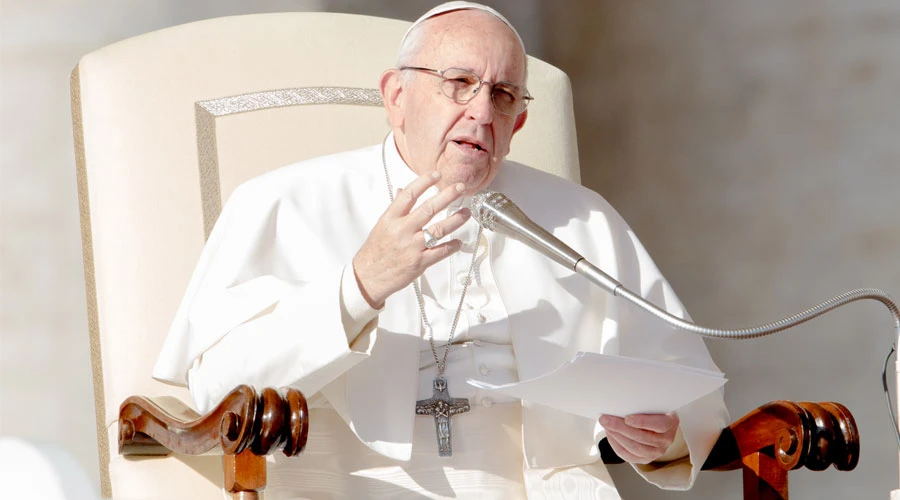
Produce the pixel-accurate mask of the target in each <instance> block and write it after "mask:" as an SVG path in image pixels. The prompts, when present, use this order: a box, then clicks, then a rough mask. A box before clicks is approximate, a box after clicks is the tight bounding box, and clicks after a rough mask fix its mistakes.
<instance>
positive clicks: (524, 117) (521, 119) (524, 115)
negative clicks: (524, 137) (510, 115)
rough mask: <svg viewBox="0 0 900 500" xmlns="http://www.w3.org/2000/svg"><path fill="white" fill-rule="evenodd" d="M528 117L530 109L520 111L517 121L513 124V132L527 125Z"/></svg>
mask: <svg viewBox="0 0 900 500" xmlns="http://www.w3.org/2000/svg"><path fill="white" fill-rule="evenodd" d="M527 119H528V110H527V109H526V110H525V111H522V112H521V113H519V116H517V117H516V123H515V124H513V134H515V133H516V132H518V131H519V129H521V128H522V127H524V126H525V120H527Z"/></svg>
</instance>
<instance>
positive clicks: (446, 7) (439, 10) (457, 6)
mask: <svg viewBox="0 0 900 500" xmlns="http://www.w3.org/2000/svg"><path fill="white" fill-rule="evenodd" d="M459 10H479V11H482V12H487V13H488V14H491V15H492V16H494V17H496V18H497V19H499V20H501V21H503V24H505V25H506V26H507V27H509V29H510V31H512V32H513V34H514V35H515V36H516V40H518V41H519V45H520V46H521V47H522V53H523V54H524V53H525V44H524V43H522V37H520V36H519V32H518V31H516V28H514V27H513V25H512V23H510V22H509V21H508V20H507V19H506V18H505V17H503V15H502V14H500V13H499V12H497V11H496V10H494V9H492V8H490V7H488V6H487V5H481V4H478V3H474V2H460V1H455V2H447V3H443V4H441V5H438V6H437V7H435V8H433V9H431V10H429V11H428V12H426V13H425V14H422V17H420V18H418V19H416V21H415V22H414V23H413V24H412V26H410V27H409V29H408V30H406V34H404V35H403V39H402V40H401V41H400V46H401V47H403V46H404V44H405V43H406V39H407V38H408V37H409V34H410V33H411V32H412V31H413V30H415V29H416V28H418V27H419V25H420V24H422V23H423V22H425V21H427V20H429V19H431V18H433V17H435V16H439V15H441V14H446V13H448V12H453V11H459Z"/></svg>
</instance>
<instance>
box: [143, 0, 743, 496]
mask: <svg viewBox="0 0 900 500" xmlns="http://www.w3.org/2000/svg"><path fill="white" fill-rule="evenodd" d="M526 70H527V68H526V58H525V50H524V47H523V45H522V41H521V39H520V38H519V36H518V34H517V33H516V32H515V30H514V29H513V28H512V26H511V25H509V23H508V22H507V21H506V19H504V18H503V17H502V16H501V15H500V14H498V13H497V12H496V11H494V10H492V9H490V8H487V7H484V6H481V5H477V4H471V3H467V2H451V3H449V4H444V5H442V6H439V7H437V8H435V9H433V10H432V11H430V12H428V13H426V14H425V15H424V16H422V18H420V19H419V21H417V22H416V23H415V24H414V25H413V27H412V28H411V29H410V31H409V32H408V33H407V35H406V36H405V37H404V39H403V41H402V42H401V46H400V52H399V57H398V63H397V67H396V68H393V69H389V70H387V71H386V72H385V73H384V74H383V75H382V77H381V81H380V88H381V92H382V96H383V98H384V105H385V109H386V111H387V115H388V119H389V121H390V125H391V130H392V131H391V133H390V134H389V135H388V136H387V137H386V138H385V140H384V141H383V143H382V144H379V145H376V146H372V147H369V148H365V149H362V150H358V151H351V152H347V153H342V154H338V155H334V156H329V157H325V158H319V159H314V160H310V161H306V162H301V163H298V164H295V165H290V166H287V167H285V168H282V169H279V170H277V171H274V172H271V173H269V174H266V175H264V176H262V177H259V178H257V179H254V180H251V181H250V182H248V183H246V184H244V185H243V186H241V187H240V188H238V189H237V190H236V191H235V192H234V194H233V195H232V198H231V199H230V200H229V202H228V204H227V205H226V206H225V208H224V210H223V212H222V215H221V217H220V219H219V222H218V224H217V226H216V228H215V230H214V231H213V233H212V235H211V237H210V239H209V242H208V244H207V247H206V249H205V250H204V253H203V255H202V257H201V260H200V263H199V265H198V268H197V271H196V272H195V275H194V277H193V279H192V281H191V284H190V285H189V288H188V291H187V294H186V296H185V299H184V301H183V303H182V305H181V307H180V309H179V311H178V314H177V316H176V319H175V322H174V324H173V327H172V331H171V333H170V335H169V339H168V340H167V343H166V345H165V347H164V349H163V353H162V355H161V356H160V359H159V362H158V363H157V367H156V369H155V371H154V375H155V376H156V377H158V378H161V379H165V380H170V381H174V382H181V383H184V382H187V383H188V385H189V387H190V389H191V392H192V395H193V397H194V399H195V402H196V404H197V406H198V407H199V408H200V409H201V410H206V409H209V408H210V407H212V406H214V405H215V404H216V403H217V402H218V401H219V399H220V398H221V397H222V396H224V395H225V394H226V393H227V392H228V391H230V390H231V389H232V388H233V387H235V386H236V385H238V384H241V383H250V384H253V385H255V386H258V387H262V386H276V387H277V386H286V385H292V386H295V387H298V388H299V389H301V390H302V391H304V393H305V394H307V395H308V396H309V397H310V404H311V408H312V410H311V434H310V438H309V443H308V446H307V450H306V451H305V452H304V454H303V455H301V456H300V457H297V458H294V459H286V458H281V457H278V458H273V459H272V460H273V461H274V463H271V464H270V468H269V487H268V489H267V496H268V497H270V498H297V497H302V498H382V497H383V498H392V499H393V498H504V499H508V498H548V497H553V498H618V494H617V493H616V492H615V488H614V486H613V485H612V481H611V479H610V477H609V475H608V474H607V472H606V470H605V468H604V466H603V464H602V463H600V462H599V455H598V450H597V442H598V441H599V440H600V439H602V438H603V437H604V436H605V437H606V438H607V439H608V440H609V441H610V443H611V445H612V446H613V448H614V449H615V450H616V451H617V452H618V453H619V455H620V456H622V457H623V458H624V459H625V460H626V461H628V462H630V463H632V464H633V466H634V468H635V469H636V470H637V471H638V472H639V473H640V474H641V475H643V476H644V477H646V478H647V479H648V480H650V481H652V482H654V483H656V484H658V485H660V486H661V487H665V488H675V489H684V488H688V487H690V485H691V484H692V483H693V480H694V478H695V476H696V473H697V471H698V470H699V468H700V466H701V465H702V463H703V461H704V460H705V457H706V454H707V453H708V452H709V450H710V448H711V447H712V444H713V443H714V442H715V439H716V437H717V436H718V434H719V431H720V430H721V428H722V427H724V426H725V425H726V423H727V420H728V417H727V414H726V412H725V410H724V405H723V403H722V398H721V393H719V392H716V393H714V394H711V395H709V396H706V397H704V398H701V399H700V400H698V401H696V402H694V403H692V404H690V405H688V406H685V407H683V408H681V409H679V410H678V411H677V412H675V413H672V414H665V415H630V416H628V417H626V418H618V417H611V416H603V417H601V418H600V420H599V421H597V420H595V419H586V418H583V417H578V416H574V415H571V414H566V413H563V412H561V411H559V410H556V409H553V408H548V407H543V406H538V405H532V404H530V403H528V402H522V401H519V400H515V399H505V398H503V397H497V396H494V395H489V394H486V393H484V392H483V391H481V390H478V389H476V388H475V387H473V386H470V385H468V384H467V383H466V379H468V378H474V379H482V380H487V381H490V382H493V383H498V384H499V383H507V382H513V381H516V380H518V379H526V378H532V377H535V376H539V375H541V374H544V373H546V372H548V371H550V370H552V369H554V368H556V367H557V366H559V365H560V364H562V363H564V362H565V361H567V360H569V359H571V358H572V356H573V355H574V354H575V353H577V352H578V351H593V352H603V353H609V354H620V355H627V356H635V357H644V358H648V359H664V360H667V361H674V362H677V363H683V364H686V365H691V366H697V367H702V368H708V369H715V365H714V364H713V362H712V361H711V360H710V358H709V355H708V353H707V351H706V349H705V347H704V345H703V343H702V341H701V340H700V339H699V338H698V337H694V336H691V335H689V334H684V333H679V332H675V331H672V330H671V329H670V328H668V327H665V326H662V325H660V324H658V323H656V322H655V321H654V320H653V319H651V318H649V317H647V316H645V315H643V314H642V313H641V312H639V311H636V310H634V309H632V308H629V307H627V306H626V307H623V306H621V305H620V304H617V303H615V302H614V301H611V300H608V299H609V297H608V296H607V295H606V294H605V293H604V292H603V291H601V290H598V289H596V288H594V287H592V286H591V285H590V284H588V283H587V282H586V281H585V280H582V279H580V278H579V277H576V276H574V275H573V273H572V272H571V271H569V270H566V269H564V268H562V267H561V266H558V265H556V264H554V263H552V262H550V261H549V260H547V259H545V258H544V257H542V256H540V255H538V254H536V252H534V251H532V250H530V249H528V248H527V247H524V246H523V245H521V244H519V243H518V242H516V241H513V240H508V239H506V238H504V237H503V236H502V235H499V234H496V233H491V232H483V231H482V230H481V229H480V228H479V227H478V224H477V223H476V222H475V221H473V220H471V219H470V215H471V214H470V213H469V211H468V210H467V209H465V208H461V207H463V206H464V203H463V200H464V199H465V198H466V197H467V196H471V195H472V194H474V193H476V192H478V191H480V190H483V189H485V188H490V189H492V190H497V191H501V192H504V193H507V194H508V195H509V196H510V198H512V199H513V200H516V202H517V203H518V204H519V205H520V206H522V208H523V209H525V211H526V212H527V213H529V214H530V215H532V216H533V217H534V218H535V219H536V220H537V222H538V223H540V224H541V225H543V226H544V227H546V228H548V229H551V230H552V232H553V233H554V234H556V235H557V236H559V237H560V238H561V239H563V240H564V241H567V242H568V243H570V244H571V245H572V246H573V247H574V248H577V249H578V250H579V251H580V252H582V253H584V254H585V255H586V256H587V257H588V259H589V260H590V261H592V262H595V263H597V264H598V265H599V266H600V267H601V268H603V269H604V270H605V271H606V272H608V273H609V274H611V275H612V276H613V277H614V278H616V279H618V280H619V281H621V282H622V283H623V284H625V285H626V286H628V287H630V288H632V289H634V290H639V291H640V293H641V294H642V295H644V296H645V297H646V298H648V299H649V300H651V301H654V302H656V303H657V304H659V305H660V306H662V307H664V308H666V309H668V310H669V311H670V312H673V313H674V314H681V315H684V311H683V309H682V308H681V306H680V304H679V302H678V300H677V299H676V298H675V295H674V293H673V292H672V290H671V289H670V287H669V285H668V284H667V283H666V282H665V280H664V279H663V277H662V276H661V275H660V273H659V271H658V270H657V269H656V267H655V266H654V265H653V263H652V261H651V260H650V258H649V256H648V255H647V254H646V252H645V250H644V249H643V247H642V246H641V245H640V243H639V241H638V240H637V238H636V237H635V236H634V234H633V233H632V232H631V231H630V230H629V228H628V227H627V225H625V223H624V222H623V221H622V220H621V218H620V217H619V216H618V214H616V212H615V211H614V210H613V209H612V208H611V207H610V206H609V205H608V204H606V202H605V201H604V200H603V199H602V198H600V197H599V196H598V195H596V194H595V193H593V192H591V191H589V190H587V189H584V188H582V187H581V186H578V185H575V184H572V183H569V182H567V181H564V180H562V179H559V178H556V177H553V176H551V175H548V174H545V173H542V172H539V171H536V170H534V169H531V168H528V167H526V166H523V165H519V164H515V163H511V162H508V161H506V160H504V157H505V156H506V154H507V153H508V152H509V148H510V141H511V139H512V136H513V135H514V134H515V133H516V131H518V130H519V129H521V128H522V126H523V125H524V124H525V122H526V118H527V116H528V112H527V110H526V107H527V104H528V101H529V100H530V99H531V97H530V96H529V94H528V91H527V88H526V72H527V71H526ZM596 383H597V384H610V383H612V384H627V383H628V381H627V380H614V381H611V380H598V381H596Z"/></svg>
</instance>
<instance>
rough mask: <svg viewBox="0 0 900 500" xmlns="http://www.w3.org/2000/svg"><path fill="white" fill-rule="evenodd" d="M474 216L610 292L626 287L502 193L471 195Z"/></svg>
mask: <svg viewBox="0 0 900 500" xmlns="http://www.w3.org/2000/svg"><path fill="white" fill-rule="evenodd" d="M466 207H467V208H468V209H469V210H471V211H472V217H474V218H475V220H476V221H477V222H478V224H479V225H481V227H483V228H485V229H488V230H491V231H495V232H498V233H502V234H505V235H507V236H509V237H511V238H513V239H516V240H519V241H521V242H522V243H525V244H526V245H528V246H530V247H531V248H532V249H534V250H537V251H538V252H539V253H541V254H543V255H545V256H547V257H549V258H550V259H552V260H553V261H555V262H557V263H559V264H562V265H563V266H565V267H567V268H568V269H571V270H572V271H575V272H576V273H579V274H582V275H584V276H585V277H586V278H588V279H589V280H591V281H592V282H593V283H594V284H596V285H598V286H600V287H601V288H603V289H604V290H606V291H607V292H609V293H611V294H613V295H618V294H619V290H620V289H625V287H624V286H622V284H621V283H619V282H618V281H616V280H615V279H613V278H612V276H610V275H608V274H606V273H604V272H603V271H601V270H600V269H599V268H597V267H596V266H594V265H593V264H591V263H590V262H588V261H587V260H585V258H584V257H583V256H581V254H579V253H578V252H576V251H575V250H572V248H571V247H570V246H569V245H566V244H565V243H563V242H562V241H560V240H559V238H557V237H556V236H553V235H552V234H550V232H549V231H547V230H546V229H544V228H542V227H541V226H539V225H537V223H535V222H534V221H533V220H531V219H530V218H528V216H527V215H525V213H524V212H522V209H520V208H519V206H518V205H516V204H515V203H513V202H512V200H510V199H509V198H507V197H506V195H504V194H503V193H498V192H496V191H482V192H479V193H476V194H475V195H474V196H472V197H471V198H470V199H469V200H468V202H467V203H466Z"/></svg>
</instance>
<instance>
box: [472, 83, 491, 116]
mask: <svg viewBox="0 0 900 500" xmlns="http://www.w3.org/2000/svg"><path fill="white" fill-rule="evenodd" d="M466 106H467V107H466V112H467V114H468V115H469V116H470V117H471V118H472V119H473V120H475V121H477V122H478V123H479V124H487V123H491V122H492V121H493V120H494V103H493V102H492V101H491V86H490V84H488V83H483V84H482V85H481V88H480V89H478V93H476V94H475V97H473V98H472V100H470V101H469V102H468V103H466Z"/></svg>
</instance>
